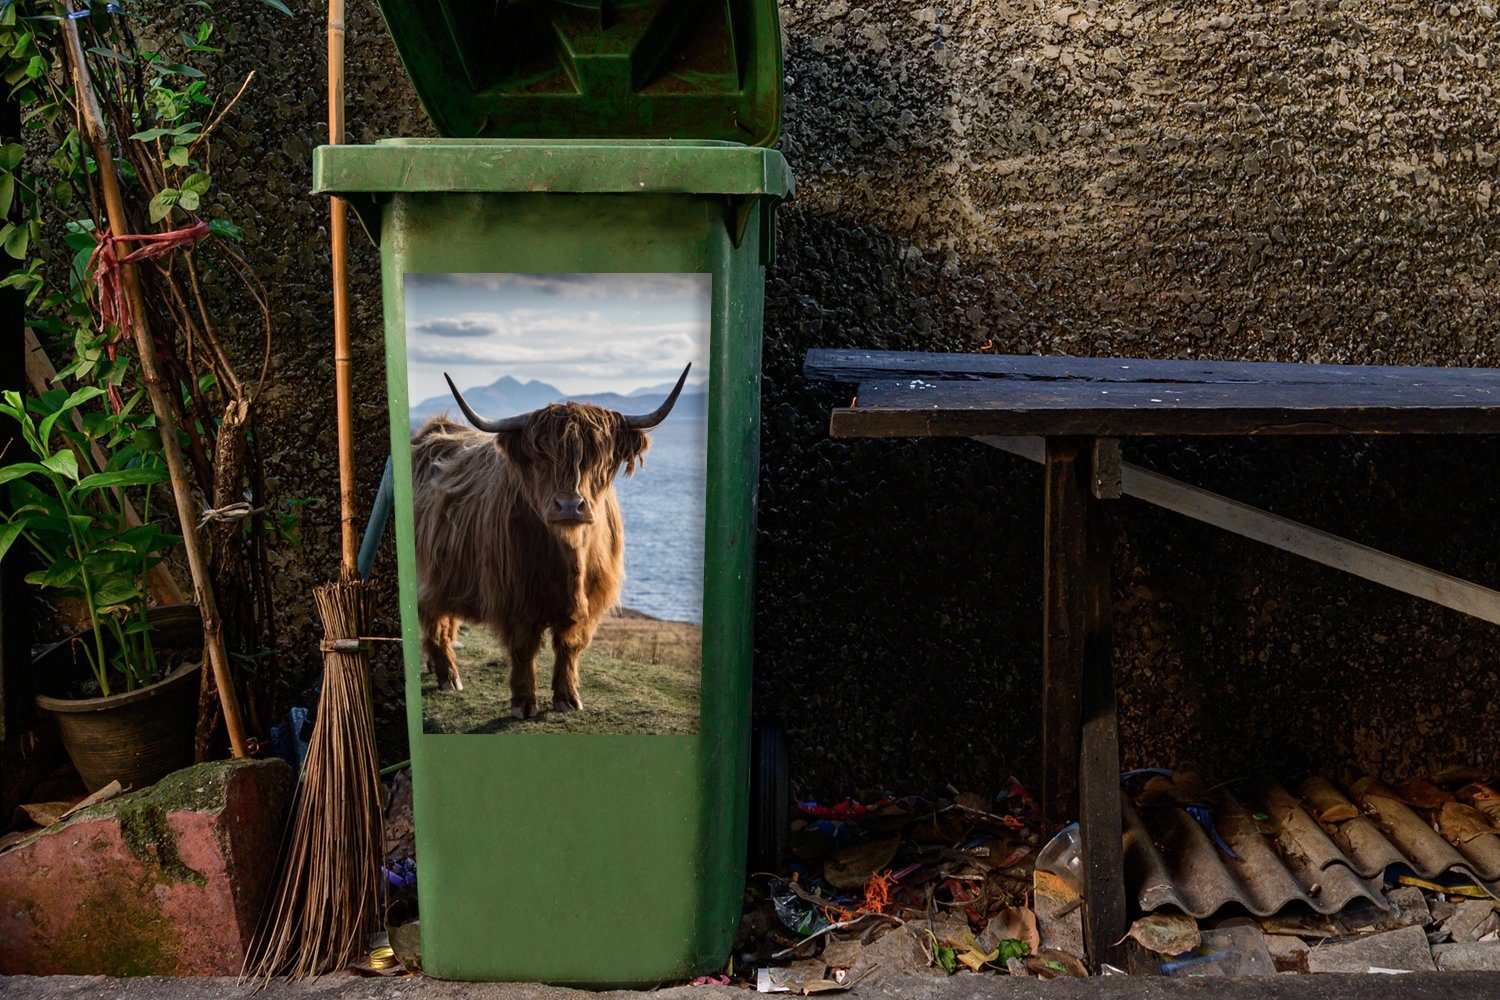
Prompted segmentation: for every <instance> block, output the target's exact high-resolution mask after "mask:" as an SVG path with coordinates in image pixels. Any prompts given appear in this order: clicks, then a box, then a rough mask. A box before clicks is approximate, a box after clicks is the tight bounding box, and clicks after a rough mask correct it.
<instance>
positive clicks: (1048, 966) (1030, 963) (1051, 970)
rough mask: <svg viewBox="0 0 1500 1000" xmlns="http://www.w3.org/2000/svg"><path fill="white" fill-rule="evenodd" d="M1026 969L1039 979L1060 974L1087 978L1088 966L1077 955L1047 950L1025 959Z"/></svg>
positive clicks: (1053, 977)
mask: <svg viewBox="0 0 1500 1000" xmlns="http://www.w3.org/2000/svg"><path fill="white" fill-rule="evenodd" d="M1026 971H1027V972H1030V973H1032V974H1034V975H1035V976H1037V977H1038V978H1039V979H1057V978H1059V977H1061V976H1069V977H1072V978H1073V979H1087V978H1088V976H1089V970H1088V967H1087V966H1085V965H1084V964H1083V960H1082V959H1080V958H1079V957H1078V956H1077V955H1070V954H1068V953H1067V952H1065V951H1056V950H1048V951H1044V952H1042V953H1041V954H1039V955H1032V956H1031V957H1030V958H1028V959H1027V960H1026Z"/></svg>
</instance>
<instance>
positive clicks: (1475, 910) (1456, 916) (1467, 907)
mask: <svg viewBox="0 0 1500 1000" xmlns="http://www.w3.org/2000/svg"><path fill="white" fill-rule="evenodd" d="M1496 926H1497V925H1496V918H1495V904H1494V902H1492V901H1491V900H1487V899H1466V900H1464V901H1463V902H1461V903H1459V904H1458V907H1457V908H1456V909H1455V910H1454V912H1453V915H1452V916H1451V917H1449V918H1448V919H1447V920H1444V921H1443V923H1442V929H1443V930H1444V931H1445V932H1447V934H1448V936H1449V937H1450V938H1452V939H1453V941H1454V942H1455V943H1457V944H1468V943H1470V942H1473V941H1478V940H1479V939H1480V938H1482V937H1484V936H1485V935H1486V934H1489V933H1491V932H1492V931H1494V930H1495V929H1496Z"/></svg>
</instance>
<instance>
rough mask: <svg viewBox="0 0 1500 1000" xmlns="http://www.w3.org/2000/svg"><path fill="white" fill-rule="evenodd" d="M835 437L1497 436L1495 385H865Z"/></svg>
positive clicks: (834, 429)
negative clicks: (1461, 386)
mask: <svg viewBox="0 0 1500 1000" xmlns="http://www.w3.org/2000/svg"><path fill="white" fill-rule="evenodd" d="M829 432H830V433H831V434H832V435H833V436H834V437H839V438H850V437H934V436H955V435H963V436H979V435H1009V436H1026V435H1041V436H1085V437H1124V436H1131V435H1173V434H1190V435H1209V434H1402V433H1404V434H1494V433H1500V386H1496V387H1495V388H1493V389H1492V388H1488V387H1477V388H1476V387H1472V386H1470V387H1464V388H1454V387H1442V388H1437V387H1432V386H1411V385H1394V384H1391V385H1346V386H1328V385H1271V384H1259V383H1234V384H1229V383H1213V384H1179V385H1172V386H1159V385H1135V384H1100V383H1090V382H1066V381H1061V382H1057V381H1054V382H1038V381H1020V382H996V381H935V380H925V379H920V378H915V379H907V380H902V381H899V382H863V383H861V384H860V386H859V391H858V393H857V395H856V398H855V403H854V405H853V406H852V407H843V408H839V409H836V410H834V411H833V415H832V418H831V420H830V423H829Z"/></svg>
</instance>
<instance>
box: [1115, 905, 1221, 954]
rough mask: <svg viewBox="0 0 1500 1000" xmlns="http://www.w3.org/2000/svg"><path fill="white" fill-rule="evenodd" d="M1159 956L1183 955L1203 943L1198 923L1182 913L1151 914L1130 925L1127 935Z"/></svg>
mask: <svg viewBox="0 0 1500 1000" xmlns="http://www.w3.org/2000/svg"><path fill="white" fill-rule="evenodd" d="M1125 937H1127V938H1134V939H1135V940H1136V941H1137V942H1139V943H1140V945H1141V947H1142V948H1145V949H1146V950H1147V951H1153V952H1155V953H1156V954H1158V955H1181V954H1183V953H1184V952H1188V951H1192V950H1193V949H1194V948H1196V947H1198V945H1200V944H1202V943H1203V935H1202V934H1200V933H1199V931H1198V921H1196V920H1194V919H1193V918H1192V917H1189V916H1185V915H1183V914H1180V913H1150V914H1147V915H1146V916H1144V917H1142V918H1141V919H1139V920H1137V921H1136V922H1135V923H1133V924H1131V925H1130V931H1129V932H1128V933H1127V934H1126V935H1125Z"/></svg>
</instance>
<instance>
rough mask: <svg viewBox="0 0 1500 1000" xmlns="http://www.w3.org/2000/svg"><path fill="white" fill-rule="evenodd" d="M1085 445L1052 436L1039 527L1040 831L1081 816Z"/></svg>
mask: <svg viewBox="0 0 1500 1000" xmlns="http://www.w3.org/2000/svg"><path fill="white" fill-rule="evenodd" d="M1087 466H1088V458H1087V451H1086V450H1085V449H1084V442H1082V441H1080V440H1079V439H1077V438H1048V439H1047V451H1046V459H1045V466H1044V467H1045V480H1046V487H1045V491H1046V493H1045V501H1044V506H1045V515H1044V523H1045V527H1044V529H1043V533H1042V552H1043V556H1042V558H1043V566H1042V592H1043V603H1042V629H1043V635H1042V803H1041V805H1042V827H1043V830H1042V832H1043V835H1044V836H1051V835H1052V834H1053V833H1054V832H1056V831H1057V829H1058V828H1059V827H1061V826H1064V825H1065V824H1067V823H1071V822H1072V821H1073V820H1074V819H1077V818H1078V815H1079V812H1078V778H1079V749H1080V746H1081V729H1082V723H1083V653H1084V636H1085V632H1086V627H1085V620H1086V604H1085V598H1086V594H1087V576H1088V574H1087V562H1088V550H1087V541H1088V540H1087V524H1086V518H1087V513H1088V512H1087V508H1086V506H1085V503H1086V500H1085V498H1086V497H1087V496H1088V481H1087V474H1088V470H1087Z"/></svg>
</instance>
